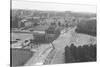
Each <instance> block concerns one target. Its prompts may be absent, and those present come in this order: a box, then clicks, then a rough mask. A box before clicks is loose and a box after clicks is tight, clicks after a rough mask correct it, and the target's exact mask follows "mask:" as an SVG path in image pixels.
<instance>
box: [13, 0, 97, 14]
mask: <svg viewBox="0 0 100 67" xmlns="http://www.w3.org/2000/svg"><path fill="white" fill-rule="evenodd" d="M12 9H33V10H35V9H36V10H42V11H73V12H90V13H96V6H93V5H91V6H90V5H80V4H77V5H76V4H58V3H46V2H36V1H34V2H33V1H22V0H21V1H17V0H12Z"/></svg>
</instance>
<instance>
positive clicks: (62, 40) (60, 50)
mask: <svg viewBox="0 0 100 67" xmlns="http://www.w3.org/2000/svg"><path fill="white" fill-rule="evenodd" d="M73 30H74V29H71V30H69V31H68V32H67V33H64V34H62V35H61V36H60V37H59V38H58V39H57V40H55V41H54V42H53V44H54V46H55V48H56V49H57V51H56V54H55V56H54V58H53V60H52V61H51V64H62V63H64V62H65V61H64V48H65V46H66V45H70V38H71V33H72V31H73Z"/></svg>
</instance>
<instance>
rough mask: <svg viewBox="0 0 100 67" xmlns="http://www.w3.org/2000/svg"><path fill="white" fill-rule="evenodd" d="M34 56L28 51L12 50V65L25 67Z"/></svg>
mask: <svg viewBox="0 0 100 67" xmlns="http://www.w3.org/2000/svg"><path fill="white" fill-rule="evenodd" d="M33 54H34V52H31V51H30V50H28V49H17V48H11V62H12V63H11V65H12V66H22V65H24V64H25V63H26V62H27V61H28V60H29V59H30V58H31V57H32V55H33Z"/></svg>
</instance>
